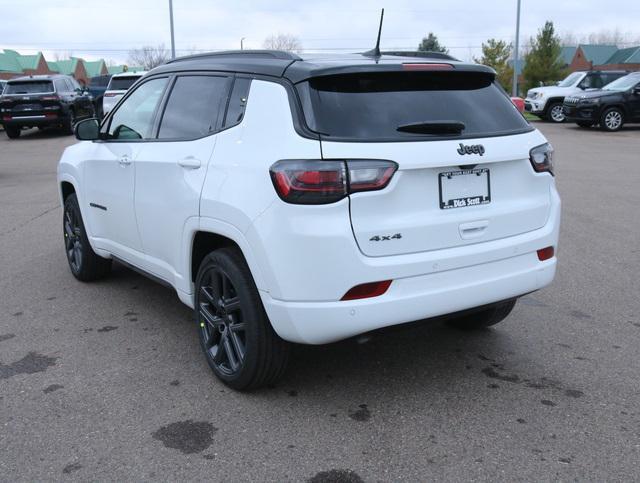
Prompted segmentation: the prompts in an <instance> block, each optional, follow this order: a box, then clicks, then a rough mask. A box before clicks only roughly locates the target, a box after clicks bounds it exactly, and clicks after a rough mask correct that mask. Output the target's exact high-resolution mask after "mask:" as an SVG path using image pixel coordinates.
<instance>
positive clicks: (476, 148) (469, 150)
mask: <svg viewBox="0 0 640 483" xmlns="http://www.w3.org/2000/svg"><path fill="white" fill-rule="evenodd" d="M458 154H459V155H460V156H464V155H465V154H479V155H480V156H482V155H484V146H483V145H482V144H473V145H471V146H465V145H464V144H462V143H460V147H459V148H458Z"/></svg>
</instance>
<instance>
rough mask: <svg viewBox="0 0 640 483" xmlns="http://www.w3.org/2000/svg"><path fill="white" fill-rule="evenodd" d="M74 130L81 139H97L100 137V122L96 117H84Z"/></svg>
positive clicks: (77, 137)
mask: <svg viewBox="0 0 640 483" xmlns="http://www.w3.org/2000/svg"><path fill="white" fill-rule="evenodd" d="M74 132H75V135H76V139H79V140H80V141H95V140H97V139H100V123H99V122H98V120H97V119H96V118H95V117H92V118H91V119H84V120H82V121H80V122H79V123H78V124H76V127H75V129H74Z"/></svg>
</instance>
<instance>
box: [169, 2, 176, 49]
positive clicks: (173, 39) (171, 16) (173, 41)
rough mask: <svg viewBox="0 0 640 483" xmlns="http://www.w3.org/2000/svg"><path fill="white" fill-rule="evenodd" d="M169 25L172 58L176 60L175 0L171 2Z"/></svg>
mask: <svg viewBox="0 0 640 483" xmlns="http://www.w3.org/2000/svg"><path fill="white" fill-rule="evenodd" d="M169 24H170V25H171V58H172V59H175V58H176V39H175V36H174V35H173V0H169Z"/></svg>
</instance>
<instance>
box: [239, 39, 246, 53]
mask: <svg viewBox="0 0 640 483" xmlns="http://www.w3.org/2000/svg"><path fill="white" fill-rule="evenodd" d="M244 39H246V37H242V38H241V39H240V50H244Z"/></svg>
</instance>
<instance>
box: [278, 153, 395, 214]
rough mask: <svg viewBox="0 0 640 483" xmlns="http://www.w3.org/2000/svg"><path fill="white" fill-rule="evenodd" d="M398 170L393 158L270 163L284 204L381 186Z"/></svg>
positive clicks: (338, 197)
mask: <svg viewBox="0 0 640 483" xmlns="http://www.w3.org/2000/svg"><path fill="white" fill-rule="evenodd" d="M396 169H398V165H397V164H396V163H394V162H393V161H385V160H377V159H358V160H349V161H346V160H318V159H310V160H302V159H293V160H292V159H286V160H282V161H278V162H277V163H275V164H274V165H273V166H271V169H270V174H271V180H272V181H273V186H274V187H275V189H276V192H277V193H278V196H280V198H281V199H282V200H283V201H286V202H287V203H294V204H299V205H322V204H328V203H335V202H336V201H339V200H341V199H343V198H345V197H346V196H347V195H349V194H350V193H358V192H362V191H375V190H381V189H384V188H385V187H386V186H387V185H388V184H389V182H390V180H391V178H392V177H393V173H395V171H396Z"/></svg>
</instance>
